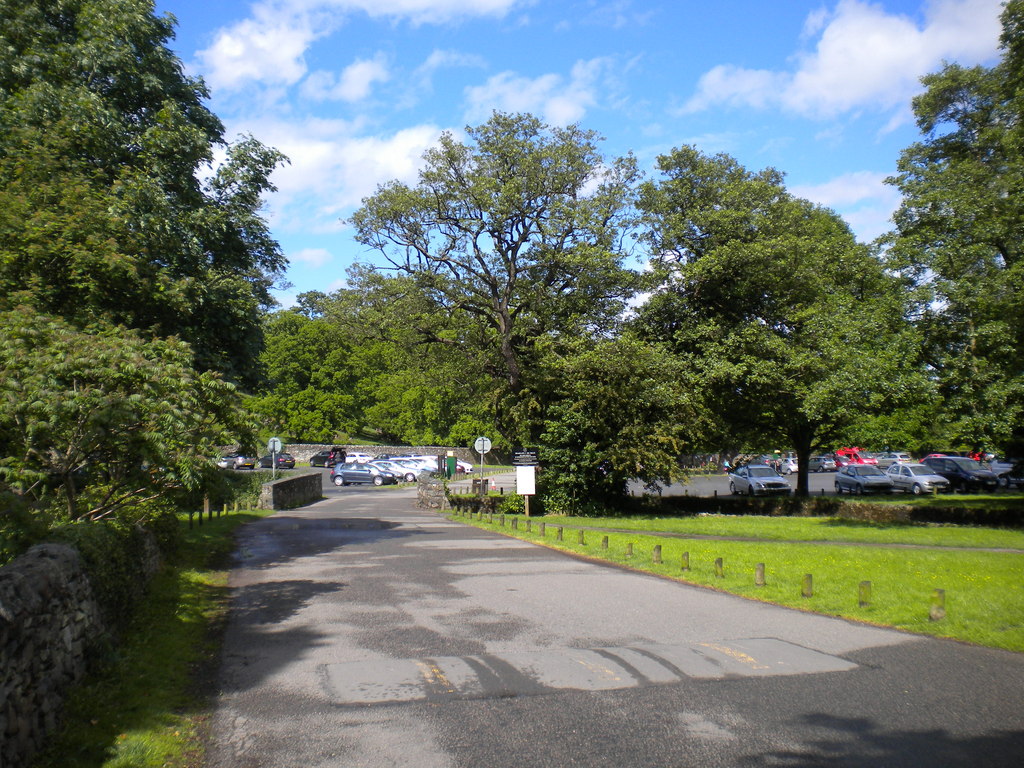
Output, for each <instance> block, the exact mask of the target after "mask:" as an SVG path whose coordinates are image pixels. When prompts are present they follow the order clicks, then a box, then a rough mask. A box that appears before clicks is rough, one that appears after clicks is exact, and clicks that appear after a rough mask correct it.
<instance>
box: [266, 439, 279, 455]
mask: <svg viewBox="0 0 1024 768" xmlns="http://www.w3.org/2000/svg"><path fill="white" fill-rule="evenodd" d="M267 450H268V451H270V452H271V453H280V452H281V438H279V437H272V438H270V441H269V442H268V443H267Z"/></svg>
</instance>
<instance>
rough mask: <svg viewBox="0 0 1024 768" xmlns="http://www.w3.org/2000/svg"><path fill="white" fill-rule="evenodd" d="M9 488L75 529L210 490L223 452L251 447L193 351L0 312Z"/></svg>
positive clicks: (0, 407)
mask: <svg viewBox="0 0 1024 768" xmlns="http://www.w3.org/2000/svg"><path fill="white" fill-rule="evenodd" d="M0 440H2V441H3V445H4V456H3V458H0V487H2V489H3V490H5V491H9V492H13V493H15V494H17V495H18V496H20V497H22V498H23V499H26V500H28V501H30V502H32V503H34V504H37V505H49V506H50V507H52V508H59V509H60V510H62V511H63V516H65V517H66V518H67V519H69V520H82V519H89V520H97V519H101V518H105V517H111V516H119V515H122V514H123V513H125V511H126V510H128V509H130V508H132V507H137V506H138V505H140V504H142V503H143V502H146V501H152V500H154V499H160V498H162V497H164V496H165V495H166V494H167V493H168V492H170V491H174V490H177V489H186V490H194V489H197V488H200V487H202V485H203V483H204V481H205V479H206V478H207V475H208V473H209V472H210V470H211V467H212V464H211V462H210V459H209V457H210V456H211V455H213V454H214V451H215V450H216V448H217V446H218V445H223V444H225V443H229V442H236V441H241V442H243V443H251V442H252V430H251V428H250V426H249V423H248V420H247V417H246V416H245V415H244V412H243V411H242V410H241V408H240V401H239V396H238V394H237V392H236V391H235V388H234V386H233V385H231V384H229V383H227V382H225V381H223V380H222V379H221V378H220V376H219V375H218V374H216V373H212V372H206V373H198V372H196V370H195V365H194V361H193V355H192V353H191V350H190V349H189V348H188V346H187V345H186V344H184V343H182V342H179V341H151V340H145V339H142V338H140V337H139V336H138V335H136V334H135V333H133V332H131V331H129V330H127V329H125V328H122V327H115V326H107V327H93V328H90V329H88V332H86V331H80V330H78V329H76V328H74V327H72V326H70V325H68V324H67V323H65V322H63V321H62V320H59V319H56V318H51V317H47V316H45V315H41V314H39V313H37V312H35V311H34V310H32V309H30V308H26V307H19V308H16V309H14V310H9V311H6V312H0Z"/></svg>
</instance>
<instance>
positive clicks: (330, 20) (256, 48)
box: [197, 0, 532, 98]
mask: <svg viewBox="0 0 1024 768" xmlns="http://www.w3.org/2000/svg"><path fill="white" fill-rule="evenodd" d="M531 2H532V0H263V1H262V2H258V3H256V4H254V5H253V9H252V16H251V17H250V18H248V19H243V20H242V21H239V22H236V23H235V24H233V25H231V26H228V27H225V28H223V29H221V30H219V31H218V32H217V34H216V36H215V38H214V42H213V44H212V45H211V46H210V47H209V48H206V49H205V50H202V51H200V52H199V53H198V54H197V57H198V64H199V70H200V71H201V72H203V74H204V77H205V79H206V81H207V83H209V85H210V86H211V87H212V88H213V89H215V90H220V89H224V90H233V89H236V88H239V87H241V86H243V85H245V84H247V83H250V82H257V83H261V84H264V85H274V84H281V83H284V84H287V85H291V84H294V83H296V82H298V81H299V80H301V79H302V77H303V76H305V74H306V71H307V68H306V62H305V60H304V56H305V53H306V51H307V50H308V49H309V46H310V45H311V44H312V43H313V42H314V41H315V40H317V39H318V38H321V37H324V36H326V35H328V34H330V33H331V32H333V31H334V30H335V29H337V27H338V26H340V25H341V24H342V23H343V22H344V19H345V17H346V16H347V15H351V14H354V13H365V14H366V15H368V16H370V17H373V18H376V17H390V18H393V19H396V20H407V21H409V22H411V23H413V24H428V23H435V24H437V23H445V22H451V21H457V20H458V19H460V18H472V17H479V16H494V17H499V18H500V17H502V16H504V15H506V14H507V13H508V12H509V11H510V10H511V9H512V8H513V7H515V6H517V5H529V4H531ZM352 76H353V77H354V78H356V79H357V82H360V81H359V75H358V73H353V75H352ZM361 82H365V76H364V78H363V80H362V81H361ZM339 86H340V84H339ZM352 87H353V88H355V86H354V85H353V86H352ZM338 98H343V97H338ZM357 98H358V97H357Z"/></svg>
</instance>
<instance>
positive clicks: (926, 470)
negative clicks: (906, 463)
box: [907, 464, 935, 475]
mask: <svg viewBox="0 0 1024 768" xmlns="http://www.w3.org/2000/svg"><path fill="white" fill-rule="evenodd" d="M907 469H909V470H910V471H911V472H912V473H913V474H915V475H934V474H935V470H934V469H932V468H931V467H925V466H921V465H920V464H918V465H915V466H911V467H907Z"/></svg>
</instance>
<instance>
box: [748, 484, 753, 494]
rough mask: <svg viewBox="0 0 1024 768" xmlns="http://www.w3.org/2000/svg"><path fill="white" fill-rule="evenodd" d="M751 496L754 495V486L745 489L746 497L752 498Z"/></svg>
mask: <svg viewBox="0 0 1024 768" xmlns="http://www.w3.org/2000/svg"><path fill="white" fill-rule="evenodd" d="M753 495H754V486H750V487H749V488H747V496H753Z"/></svg>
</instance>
